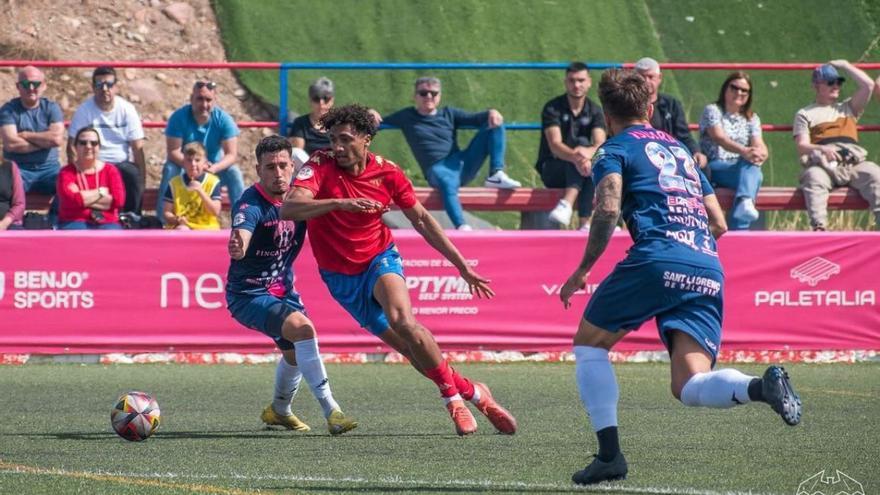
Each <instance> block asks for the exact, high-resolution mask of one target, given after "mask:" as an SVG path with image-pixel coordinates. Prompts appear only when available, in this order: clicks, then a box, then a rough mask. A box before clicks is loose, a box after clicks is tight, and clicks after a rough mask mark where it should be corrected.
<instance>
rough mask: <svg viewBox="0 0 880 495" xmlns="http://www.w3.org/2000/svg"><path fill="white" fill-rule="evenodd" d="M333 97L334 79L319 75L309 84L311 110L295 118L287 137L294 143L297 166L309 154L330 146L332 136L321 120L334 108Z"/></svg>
mask: <svg viewBox="0 0 880 495" xmlns="http://www.w3.org/2000/svg"><path fill="white" fill-rule="evenodd" d="M333 97H334V90H333V81H331V80H330V79H327V78H326V77H319V78H318V79H316V80H315V81H314V82H313V83H312V84H311V85H309V102H310V105H311V111H310V112H309V113H308V114H306V115H300V116H299V117H297V118H295V119H294V120H293V122H292V123H291V124H290V129H289V130H288V131H287V139H288V141H290V144H292V145H293V153H292V155H293V159H294V161H295V162H297V166H301V165H302V164H303V163H305V161H306V160H308V155H311V154H312V153H314V152H315V151H317V150H320V149H324V148H329V147H330V138H329V137H328V136H327V131H326V130H325V129H324V128H323V127H321V124H320V120H321V117H323V116H324V114H326V113H327V112H329V111H330V109H331V108H333V103H334V99H333Z"/></svg>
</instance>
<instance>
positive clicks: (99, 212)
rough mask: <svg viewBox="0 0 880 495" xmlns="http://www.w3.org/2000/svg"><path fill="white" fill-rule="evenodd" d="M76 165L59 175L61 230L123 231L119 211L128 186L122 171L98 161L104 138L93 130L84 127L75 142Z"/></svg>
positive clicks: (70, 166)
mask: <svg viewBox="0 0 880 495" xmlns="http://www.w3.org/2000/svg"><path fill="white" fill-rule="evenodd" d="M74 146H75V147H76V161H75V162H74V163H71V164H68V165H67V166H66V167H64V168H62V169H61V172H59V174H58V186H57V188H58V198H59V211H58V223H59V228H60V229H61V230H87V229H88V230H91V229H100V230H112V229H121V228H122V226H121V225H120V224H119V208H121V207H122V205H123V204H124V203H125V186H123V184H122V176H121V175H119V170H118V169H117V168H116V167H114V166H113V165H112V164H109V163H104V162H102V161H101V160H99V159H98V153H99V151H100V148H101V137H100V135H99V134H98V131H97V130H95V128H94V127H83V128H82V129H80V130H79V131H78V132H77V133H76V137H75V138H74Z"/></svg>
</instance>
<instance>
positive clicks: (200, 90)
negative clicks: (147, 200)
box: [156, 80, 244, 218]
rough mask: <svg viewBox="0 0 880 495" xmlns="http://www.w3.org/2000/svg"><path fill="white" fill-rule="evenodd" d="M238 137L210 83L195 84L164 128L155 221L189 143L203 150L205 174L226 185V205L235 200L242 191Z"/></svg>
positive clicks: (242, 181) (204, 81) (211, 82)
mask: <svg viewBox="0 0 880 495" xmlns="http://www.w3.org/2000/svg"><path fill="white" fill-rule="evenodd" d="M239 134H240V132H239V130H238V126H237V125H235V121H234V120H233V119H232V116H230V115H229V114H228V113H226V112H225V111H224V110H223V109H221V108H220V107H219V106H217V84H216V83H215V82H213V81H206V80H199V81H196V82H195V84H193V88H192V94H191V95H190V102H189V104H188V105H184V106H182V107H180V108H178V109H177V110H175V111H174V113H173V114H171V117H170V118H169V119H168V125H167V126H166V127H165V146H166V150H167V160H166V161H165V166H164V167H163V168H162V180H161V182H160V183H159V201H158V204H157V205H156V215H158V216H159V218H163V216H162V210H164V207H165V205H164V203H165V202H164V201H162V198H164V197H165V190H166V189H167V188H168V183H169V182H170V181H171V179H172V178H173V177H174V176H175V175H179V174H181V173H183V168H182V167H183V159H184V157H183V151H182V148H183V146H184V145H185V144H187V143H191V142H193V141H198V142H200V143H202V146H204V147H205V151H207V158H208V162H209V166H208V170H207V171H208V172H210V173H212V174H214V175H216V176H218V177H220V185H221V186H226V190H227V192H228V193H229V202H230V203H234V202H236V201H238V198H239V197H240V196H241V193H242V192H244V180H243V179H242V175H241V169H239V168H238V165H236V164H235V162H236V160H237V159H238V135H239Z"/></svg>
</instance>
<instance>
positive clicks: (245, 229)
mask: <svg viewBox="0 0 880 495" xmlns="http://www.w3.org/2000/svg"><path fill="white" fill-rule="evenodd" d="M291 149H292V147H291V145H290V143H289V142H288V141H287V140H286V139H284V138H282V137H280V136H268V137H266V138H264V139H263V140H261V141H260V143H259V144H258V145H257V150H256V155H257V175H258V176H259V179H260V180H259V182H258V183H257V184H254V185H253V186H252V187H251V188H249V189H248V190H246V191H245V192H244V194H242V196H241V199H239V200H238V202H237V203H236V204H235V205H234V206H233V210H232V212H233V214H232V233H231V234H230V237H229V246H228V247H229V256H230V257H231V258H232V261H231V263H230V265H229V274H228V275H227V283H226V304H227V306H228V307H229V312H230V313H232V317H233V318H235V320H236V321H238V322H239V323H241V324H242V325H244V326H246V327H248V328H250V329H252V330H257V331H258V332H262V333H264V334H266V335H268V336H269V337H271V338H272V340H274V341H275V345H276V346H278V349H280V350H281V354H282V357H281V359H280V360H279V361H278V367H277V368H276V371H275V396H274V400H273V401H272V403H271V404H269V405H268V406H267V407H266V409H265V410H263V413H262V415H261V419H262V420H263V422H264V423H266V425H278V426H283V427H285V428H287V429H289V430H295V431H308V430H309V429H310V428H309V426H308V425H306V424H305V423H303V422H302V421H300V419H299V418H297V417H296V416H295V415H294V414H293V412H292V411H291V408H290V402H291V400H293V396H294V395H295V394H296V390H297V388H298V386H299V383H300V381H301V380H302V378H305V379H306V383H308V384H309V388H311V390H312V393H313V394H314V395H315V398H316V399H318V402H319V403H320V404H321V408H322V409H323V410H324V416H325V417H326V419H327V426H328V429H329V430H330V433H331V434H333V435H339V434H341V433H345V432H346V431H349V430H352V429H354V428H355V427H357V422H355V421H354V420H353V419H352V418H351V417H349V416H346V415H345V414H344V413H343V412H342V410H341V409H340V408H339V405H338V404H337V403H336V401H335V400H334V399H333V393H332V392H331V391H330V383H329V381H328V379H327V371H326V370H325V369H324V363H323V361H322V360H321V355H320V354H319V353H318V340H317V338H316V336H315V327H314V325H312V322H311V320H309V318H308V317H307V316H306V313H305V308H304V307H303V303H302V299H301V298H300V296H299V294H298V293H297V292H296V289H295V288H294V285H293V280H294V275H293V260H294V259H295V258H296V255H297V254H299V251H300V249H302V244H303V240H304V239H305V235H306V225H305V222H292V221H288V220H282V219H281V218H280V216H279V208H280V206H281V203H282V201H283V200H284V195H285V194H287V192H288V191H289V190H290V184H291V181H292V178H293V172H294V165H293V162H292V161H291Z"/></svg>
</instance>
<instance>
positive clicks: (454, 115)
mask: <svg viewBox="0 0 880 495" xmlns="http://www.w3.org/2000/svg"><path fill="white" fill-rule="evenodd" d="M414 99H415V103H416V105H415V106H414V107H407V108H404V109H401V110H398V111H397V112H394V113H392V114H391V115H386V116H385V117H381V116H380V115H379V114H378V113H377V112H375V111H373V112H372V114H373V118H375V119H376V121H377V123H381V122H385V123H386V124H390V125H393V126H397V127H400V130H401V131H403V135H404V137H405V138H406V142H407V143H408V144H409V147H410V149H412V153H413V155H415V157H416V161H417V162H418V163H419V167H421V169H422V173H423V174H425V179H427V180H428V184H430V185H431V187H433V188H436V189H439V190H440V193H441V195H442V197H443V206H444V208H445V209H446V214H447V215H449V219H450V220H451V221H452V224H453V225H455V228H457V229H460V230H471V226H470V225H468V224H467V223H465V221H464V213H463V212H462V209H461V201H460V200H459V199H458V189H459V188H460V187H461V186H465V185H467V184H468V183H469V182H470V181H472V180H473V179H474V177H476V176H477V173H478V172H479V171H480V167H482V166H483V162H485V161H486V157H489V176H488V177H487V178H486V181H485V182H484V183H483V187H496V188H501V189H512V188H515V187H520V186H521V184H520V183H519V182H518V181H515V180H513V179H511V178H510V177H509V176H508V175H507V174H506V173H505V172H504V153H505V148H506V147H507V139H506V137H505V132H504V118H503V117H502V116H501V114H500V113H499V112H498V110H495V109H494V108H490V109H489V110H486V111H484V112H476V113H469V112H465V111H464V110H461V109H459V108H454V107H443V108H440V80H439V79H437V78H436V77H420V78H418V79H416V84H415V95H414ZM461 127H476V128H478V129H479V130H478V131H477V134H476V136H474V137H473V139H471V142H470V143H469V144H468V146H467V148H465V149H464V150H461V149H459V147H458V141H457V136H456V133H457V131H458V129H459V128H461Z"/></svg>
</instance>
